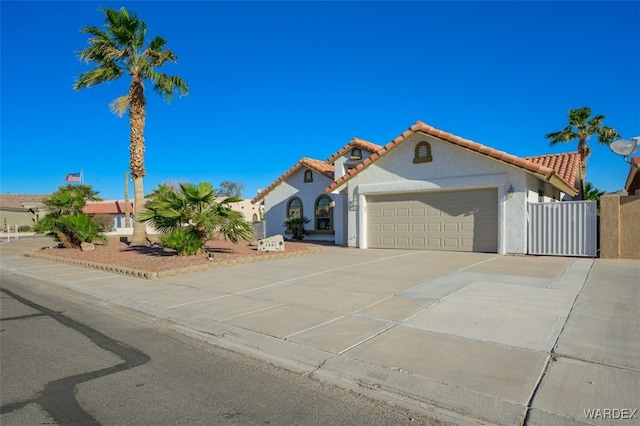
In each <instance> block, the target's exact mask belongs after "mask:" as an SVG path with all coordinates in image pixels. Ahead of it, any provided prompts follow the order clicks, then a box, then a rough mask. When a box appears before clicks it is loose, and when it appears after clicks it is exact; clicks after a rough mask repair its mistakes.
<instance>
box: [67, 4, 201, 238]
mask: <svg viewBox="0 0 640 426" xmlns="http://www.w3.org/2000/svg"><path fill="white" fill-rule="evenodd" d="M100 10H101V11H102V12H104V14H105V16H106V20H105V29H104V31H103V30H101V29H99V28H97V27H85V28H83V29H82V32H84V33H86V34H89V35H90V36H91V38H90V39H89V46H87V47H85V48H84V49H83V50H82V51H81V52H80V59H82V60H84V61H85V62H87V63H89V64H91V63H95V65H96V68H94V69H92V70H90V71H88V72H86V73H84V74H81V75H80V76H78V79H77V80H76V83H75V85H74V89H75V90H80V89H83V88H89V87H91V86H95V85H97V84H100V83H105V82H109V81H112V80H116V79H118V78H120V77H122V76H123V75H128V76H130V77H131V83H130V85H129V92H128V93H127V94H126V95H124V96H121V97H119V98H117V99H116V100H114V101H113V102H112V103H111V109H112V111H113V112H116V113H117V114H118V115H120V116H121V117H122V115H123V114H124V113H125V112H126V111H127V110H128V111H129V124H130V128H131V131H130V133H129V154H130V158H129V163H130V166H131V179H132V180H133V188H134V209H135V213H134V214H135V216H136V217H138V215H139V214H140V210H141V209H142V206H143V204H144V188H143V185H142V178H143V177H144V176H145V169H144V150H145V148H144V123H145V117H146V108H147V102H146V99H145V96H144V83H143V82H144V80H147V81H149V82H151V83H152V84H153V90H154V91H155V92H156V93H158V94H159V95H160V96H162V98H163V99H164V100H166V101H168V102H170V101H171V100H172V99H173V96H174V93H175V92H179V93H180V95H181V96H183V95H186V94H187V93H188V91H189V89H188V86H187V84H186V83H185V82H184V81H183V80H182V79H181V78H180V77H177V76H169V75H167V74H163V73H160V72H158V71H156V68H159V67H161V66H162V65H164V64H165V62H176V61H177V60H178V57H177V56H176V55H174V54H173V52H172V51H171V50H169V49H165V45H166V43H167V41H166V40H164V39H163V38H162V37H155V38H153V39H152V40H151V41H150V42H149V43H148V44H147V45H145V37H146V35H147V25H146V24H145V22H144V21H142V20H140V19H138V17H137V16H136V15H135V14H133V13H130V12H128V11H127V10H126V9H125V8H124V7H123V8H121V9H120V10H115V9H111V8H101V9H100ZM146 242H147V231H146V227H145V226H144V223H142V222H140V221H138V220H136V221H135V222H134V225H133V236H132V238H131V244H132V245H134V246H137V245H145V244H146Z"/></svg>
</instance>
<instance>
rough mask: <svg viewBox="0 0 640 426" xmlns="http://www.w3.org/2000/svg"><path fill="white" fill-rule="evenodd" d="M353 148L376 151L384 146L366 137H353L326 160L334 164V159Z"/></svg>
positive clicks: (370, 151)
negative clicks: (365, 138)
mask: <svg viewBox="0 0 640 426" xmlns="http://www.w3.org/2000/svg"><path fill="white" fill-rule="evenodd" d="M353 148H360V149H363V150H365V151H368V152H369V153H374V152H376V151H377V150H379V149H380V148H382V146H381V145H378V144H375V143H373V142H369V141H367V140H364V139H359V138H353V139H351V140H350V141H349V143H348V144H346V145H345V146H343V147H342V148H340V149H339V150H338V151H336V152H335V153H334V154H333V155H332V156H331V157H329V158H327V161H326V162H327V163H328V164H332V163H333V162H334V161H336V160H337V159H338V158H340V157H341V156H342V155H344V154H345V153H347V152H349V151H351V150H352V149H353Z"/></svg>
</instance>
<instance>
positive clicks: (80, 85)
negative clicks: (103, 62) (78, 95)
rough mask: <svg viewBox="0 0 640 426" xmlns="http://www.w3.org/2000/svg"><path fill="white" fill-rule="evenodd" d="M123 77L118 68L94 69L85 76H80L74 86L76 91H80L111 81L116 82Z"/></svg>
mask: <svg viewBox="0 0 640 426" xmlns="http://www.w3.org/2000/svg"><path fill="white" fill-rule="evenodd" d="M121 75H122V70H121V69H120V68H118V67H104V68H102V67H101V68H94V69H92V70H90V71H87V72H86V73H84V74H80V75H79V76H78V78H77V79H76V82H75V83H74V85H73V88H74V90H80V89H84V88H88V87H91V86H95V85H96V84H100V83H104V82H107V81H111V80H116V79H117V78H119V77H120V76H121Z"/></svg>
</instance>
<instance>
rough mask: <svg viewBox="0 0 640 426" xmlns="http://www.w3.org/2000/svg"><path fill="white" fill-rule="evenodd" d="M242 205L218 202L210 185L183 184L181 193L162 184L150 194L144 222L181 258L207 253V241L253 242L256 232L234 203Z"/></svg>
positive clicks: (143, 217)
mask: <svg viewBox="0 0 640 426" xmlns="http://www.w3.org/2000/svg"><path fill="white" fill-rule="evenodd" d="M238 201H241V199H240V198H238V197H227V198H225V199H224V200H222V201H220V202H216V192H215V190H214V189H213V185H212V184H211V183H209V182H201V183H199V184H197V185H196V184H192V183H181V184H180V188H179V189H175V188H172V187H170V186H168V185H166V184H160V185H158V187H157V188H156V189H155V190H154V191H153V192H151V193H150V194H149V196H148V197H147V203H146V204H145V206H144V209H143V211H142V212H141V216H140V220H141V221H145V222H146V221H148V222H149V223H150V224H151V225H152V226H154V227H155V228H156V229H157V230H158V231H159V232H160V233H161V234H163V235H162V237H161V239H160V244H161V245H162V246H165V247H169V248H172V249H175V250H177V251H178V253H179V254H181V255H192V254H200V253H204V246H205V244H206V243H207V241H209V240H212V239H215V238H218V237H224V238H228V239H229V240H230V241H231V242H233V243H234V244H237V243H238V241H239V239H240V238H242V239H244V240H246V241H251V240H252V239H253V228H252V227H251V225H250V224H249V223H248V222H247V221H246V220H244V217H243V216H242V213H240V212H237V211H235V210H232V209H231V207H230V206H229V204H230V203H234V202H238Z"/></svg>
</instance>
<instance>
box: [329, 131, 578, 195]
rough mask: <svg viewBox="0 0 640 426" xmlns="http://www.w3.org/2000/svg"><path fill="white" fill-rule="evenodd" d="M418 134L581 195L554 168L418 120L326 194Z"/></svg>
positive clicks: (338, 188)
mask: <svg viewBox="0 0 640 426" xmlns="http://www.w3.org/2000/svg"><path fill="white" fill-rule="evenodd" d="M417 133H422V134H425V135H429V136H432V137H434V138H437V139H438V140H440V141H443V142H446V143H449V144H452V145H454V146H457V147H460V148H463V149H466V150H469V151H472V152H474V153H477V154H481V155H483V156H485V157H487V158H489V159H492V160H494V161H499V162H501V163H504V164H508V165H510V166H514V167H517V168H520V169H522V170H524V171H525V172H527V173H531V174H533V175H535V176H537V177H539V178H542V179H545V180H547V181H549V182H550V183H551V184H552V185H554V186H556V187H558V188H559V189H561V190H562V191H563V192H565V193H569V194H571V195H575V194H576V193H577V192H578V191H577V190H576V188H575V187H574V185H573V182H567V181H565V180H564V179H563V177H561V176H559V175H558V174H557V173H556V171H555V170H554V169H553V168H551V167H547V166H544V165H543V164H539V163H537V162H534V161H531V160H527V159H525V158H520V157H516V156H515V155H512V154H508V153H506V152H504V151H498V150H496V149H494V148H491V147H488V146H486V145H482V144H479V143H477V142H474V141H472V140H470V139H464V138H462V137H460V136H456V135H454V134H451V133H448V132H445V131H443V130H440V129H436V128H435V127H432V126H429V125H428V124H426V123H423V122H422V121H416V122H415V123H414V124H413V125H412V126H411V127H410V128H409V129H407V130H406V131H404V132H403V133H402V134H401V135H399V136H398V137H396V138H395V139H393V140H392V141H391V142H389V143H388V144H386V145H385V146H384V147H382V148H380V149H379V150H377V151H376V152H375V153H374V154H372V155H371V157H369V158H367V159H365V160H364V161H363V162H362V163H360V164H359V165H358V166H356V167H355V168H353V169H351V170H350V171H349V172H348V173H346V174H344V175H343V176H341V177H340V178H338V179H336V180H335V181H334V182H333V183H332V184H331V185H329V186H328V187H327V188H326V190H327V192H334V191H336V190H340V189H342V187H343V185H344V184H346V182H348V181H349V180H350V179H351V178H353V177H354V176H356V175H357V174H358V173H360V172H361V171H362V170H364V169H366V168H367V167H369V166H370V165H371V164H373V163H375V162H376V161H378V160H379V159H380V158H382V157H383V156H385V155H386V154H387V153H388V152H390V151H392V150H394V149H396V148H397V147H398V146H400V145H402V143H404V142H405V141H406V140H408V139H409V138H410V137H411V136H413V135H414V134H417Z"/></svg>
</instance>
